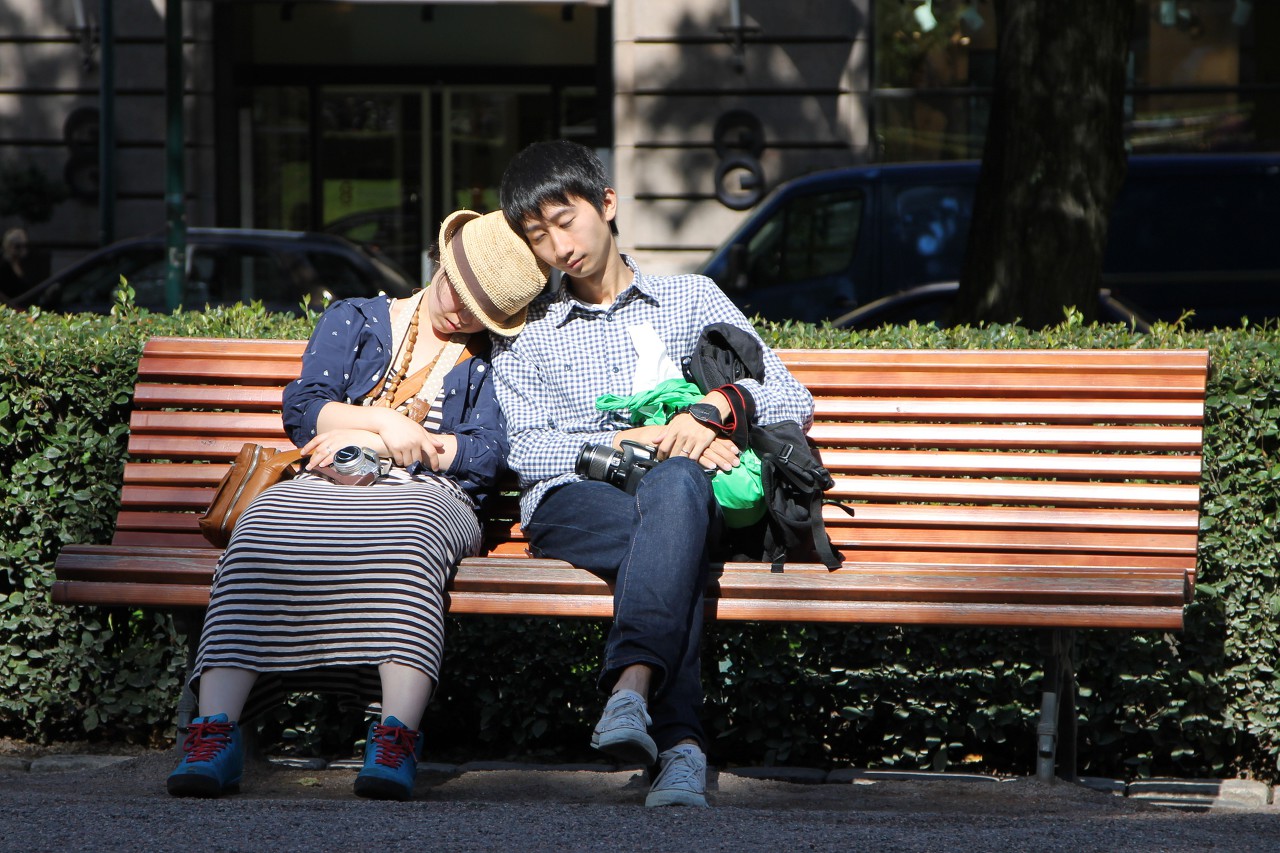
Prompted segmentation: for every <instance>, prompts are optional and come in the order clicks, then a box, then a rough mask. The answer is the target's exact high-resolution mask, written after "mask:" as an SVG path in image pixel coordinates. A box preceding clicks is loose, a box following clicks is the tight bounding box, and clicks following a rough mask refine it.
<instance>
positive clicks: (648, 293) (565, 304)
mask: <svg viewBox="0 0 1280 853" xmlns="http://www.w3.org/2000/svg"><path fill="white" fill-rule="evenodd" d="M622 261H623V263H625V264H626V265H627V268H628V269H630V270H631V284H629V285H627V287H626V288H625V289H624V290H623V291H622V292H621V293H619V294H618V297H617V298H616V299H614V300H613V304H612V305H610V306H608V307H607V308H601V307H600V306H598V305H588V304H586V303H585V302H582V301H580V300H579V299H578V298H577V297H575V296H574V295H573V293H572V292H571V291H570V290H569V288H568V287H566V286H565V285H564V284H563V283H562V284H561V285H560V292H559V294H558V295H557V298H556V300H555V302H554V303H553V304H552V305H551V306H550V308H549V309H548V311H547V313H548V314H549V315H550V318H551V320H552V322H553V323H554V325H555V327H556V328H560V327H561V326H564V325H565V324H567V323H568V322H569V321H570V320H572V319H573V318H574V317H588V316H600V315H605V316H607V315H610V314H612V313H614V312H615V311H617V310H618V309H619V308H621V307H623V306H624V305H626V304H628V303H629V302H632V301H633V300H636V299H643V300H645V301H646V302H650V303H652V304H653V305H657V304H658V297H657V295H656V294H655V293H654V292H653V287H652V285H651V284H650V283H649V281H648V280H647V279H646V278H645V276H644V274H643V273H641V272H640V267H639V266H638V265H637V264H636V262H635V259H634V258H632V257H631V256H630V255H628V254H622Z"/></svg>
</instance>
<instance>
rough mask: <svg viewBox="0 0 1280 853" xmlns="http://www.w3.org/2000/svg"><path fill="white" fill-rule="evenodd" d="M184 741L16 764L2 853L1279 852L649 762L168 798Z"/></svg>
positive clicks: (877, 785) (1147, 816) (1117, 799)
mask: <svg viewBox="0 0 1280 853" xmlns="http://www.w3.org/2000/svg"><path fill="white" fill-rule="evenodd" d="M176 757H177V753H176V751H173V750H171V751H168V752H148V753H143V754H139V755H135V756H134V757H131V758H128V759H126V760H124V761H121V762H120V763H117V764H114V765H112V766H109V767H103V768H99V769H94V770H67V771H63V772H36V771H35V770H20V769H12V768H10V769H8V770H3V769H0V850H2V851H46V850H47V851H69V850H94V851H107V850H145V851H167V850H198V851H224V850H225V851H233V850H234V851H239V850H245V851H250V850H252V851H257V850H270V851H271V852H272V853H293V851H307V853H311V851H316V850H360V851H365V850H372V851H381V850H413V851H424V850H449V851H455V850H456V851H472V850H502V851H507V850H512V851H562V852H563V851H579V850H581V851H588V850H589V851H597V850H601V849H604V850H610V851H612V850H619V851H630V850H646V851H686V850H696V851H699V853H711V851H722V850H723V851H734V853H741V852H742V851H754V850H768V851H772V852H773V853H790V851H808V850H833V851H834V850H839V851H846V853H852V851H859V850H870V849H874V850H876V851H900V850H901V851H934V850H936V851H951V850H964V851H986V850H990V851H1001V853H1005V851H1009V850H1014V849H1016V850H1043V851H1070V853H1080V851H1107V853H1111V851H1168V853H1180V852H1181V851H1188V852H1189V851H1195V852H1196V853H1200V851H1206V850H1218V851H1221V850H1248V851H1259V850H1261V851H1280V807H1277V806H1274V805H1270V806H1262V805H1258V806H1257V807H1253V808H1249V807H1246V808H1216V807H1215V808H1213V809H1211V810H1207V811H1200V812H1194V811H1187V810H1183V809H1173V808H1167V807H1164V806H1158V805H1151V804H1149V803H1146V802H1143V801H1141V800H1136V799H1134V798H1132V797H1123V796H1116V795H1113V794H1105V793H1101V792H1098V791H1095V790H1092V789H1089V788H1085V787H1083V786H1078V785H1071V784H1067V783H1055V784H1052V785H1045V784H1041V783H1038V782H1036V781H1035V780H1033V779H1018V780H1012V781H1006V782H992V781H987V780H984V781H979V782H966V781H962V780H959V779H949V780H945V779H944V780H942V781H899V780H893V781H878V782H866V781H861V782H855V783H853V784H830V783H828V784H796V783H791V782H778V781H769V780H763V779H756V778H748V777H745V776H741V775H737V774H734V773H729V772H724V773H719V774H716V775H715V776H714V777H713V785H712V789H711V791H710V792H709V799H710V801H711V804H712V806H713V807H712V808H711V809H709V810H706V811H702V810H691V809H655V810H646V809H644V808H643V807H642V805H641V804H642V803H643V800H644V791H645V788H644V785H643V783H642V782H641V780H640V778H639V776H638V775H637V774H636V773H635V772H633V771H609V770H608V769H607V768H604V767H603V766H601V767H600V768H599V769H595V768H592V769H549V770H547V769H533V768H525V769H497V770H478V769H477V770H468V769H466V768H465V767H464V768H463V770H464V771H465V772H461V773H457V772H454V773H445V772H423V773H420V774H419V779H418V786H417V790H416V792H415V794H416V796H415V799H414V800H413V801H412V802H409V803H380V802H366V801H364V800H360V799H357V798H355V797H354V796H353V795H352V794H351V783H352V781H353V780H354V778H355V771H354V770H349V769H327V770H319V771H316V770H297V769H287V768H283V767H278V766H274V765H269V764H266V763H262V762H254V763H252V764H251V765H250V766H249V767H248V768H247V770H246V775H245V782H244V785H243V789H242V792H241V793H240V794H239V795H236V796H231V797H226V798H223V799H220V800H205V801H199V800H177V799H174V798H171V797H169V796H168V795H167V794H166V793H165V791H164V778H165V776H166V775H167V774H168V772H169V770H171V769H172V768H173V766H174V764H175V761H176Z"/></svg>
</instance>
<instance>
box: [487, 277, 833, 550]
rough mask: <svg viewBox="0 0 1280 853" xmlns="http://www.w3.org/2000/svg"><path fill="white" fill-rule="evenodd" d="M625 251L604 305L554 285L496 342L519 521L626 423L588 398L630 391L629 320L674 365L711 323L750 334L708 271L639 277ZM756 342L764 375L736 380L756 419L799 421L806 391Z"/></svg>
mask: <svg viewBox="0 0 1280 853" xmlns="http://www.w3.org/2000/svg"><path fill="white" fill-rule="evenodd" d="M623 260H625V261H626V263H627V266H628V267H630V268H631V271H632V273H633V274H634V275H633V277H632V283H631V285H630V286H629V287H627V288H626V289H625V290H624V291H623V292H622V293H621V294H619V295H618V298H617V299H616V300H615V301H614V302H613V304H612V305H609V306H607V307H602V306H595V305H587V304H585V303H583V302H579V301H578V300H577V299H575V298H574V297H573V296H572V294H570V292H569V290H568V289H567V288H561V289H560V290H558V291H556V292H554V293H552V294H548V295H546V296H543V297H541V298H539V299H538V300H537V301H536V302H534V303H533V304H532V305H530V306H529V316H528V324H527V325H526V326H525V328H524V330H523V331H522V332H521V333H520V335H519V336H518V337H516V338H515V339H500V340H498V341H497V342H496V343H495V345H494V350H493V368H494V373H495V379H496V380H497V381H496V388H497V392H498V402H499V404H500V405H501V406H502V410H503V413H504V414H505V415H506V418H507V432H508V435H509V437H510V439H511V452H510V456H509V457H508V459H507V463H508V465H509V466H510V467H511V468H512V469H513V470H514V471H516V472H517V473H518V474H519V475H520V490H521V497H520V520H521V524H523V525H527V524H528V523H529V520H530V519H531V518H532V517H533V511H534V510H535V509H537V507H538V504H539V503H540V502H541V500H542V497H543V495H545V494H546V493H547V491H548V490H549V489H552V488H554V487H556V486H559V485H562V484H564V483H571V482H574V481H575V480H581V479H583V478H582V477H581V476H579V475H578V474H576V473H575V472H574V465H575V463H576V461H577V459H578V453H579V452H580V451H581V450H582V445H583V444H584V443H591V444H608V443H610V442H611V441H612V434H613V433H614V432H616V431H618V430H624V429H629V428H630V427H631V423H630V422H629V421H628V420H627V416H628V413H627V412H626V411H600V410H598V409H597V408H596V406H595V402H596V398H597V397H599V396H600V395H601V394H617V395H620V396H626V395H629V394H631V392H632V387H631V385H632V376H633V374H634V372H635V363H636V354H635V349H634V346H633V345H632V341H631V336H630V335H629V334H628V333H627V328H628V327H629V326H633V325H640V324H644V323H648V324H649V325H650V326H652V327H653V329H654V330H655V331H656V332H657V333H658V336H659V337H660V338H661V339H662V341H663V343H665V344H666V347H667V353H668V354H669V355H670V356H671V358H672V359H673V360H675V362H676V364H677V365H679V363H680V359H681V358H683V357H684V356H687V355H691V354H692V352H693V348H694V345H695V344H696V343H697V340H698V335H699V334H700V333H701V332H702V330H703V329H704V328H705V327H706V326H709V325H711V324H712V323H732V324H733V325H735V326H738V327H740V328H743V329H746V330H748V331H750V332H751V334H753V335H755V330H753V329H752V328H751V324H750V323H748V322H747V319H746V317H744V316H743V314H742V312H741V311H739V310H738V308H737V306H735V305H734V304H733V303H732V302H730V301H729V298H728V297H727V296H725V295H724V293H723V292H722V291H721V290H720V288H719V287H717V286H716V283H715V282H713V281H712V280H711V279H709V278H706V277H705V276H700V275H678V276H665V277H655V276H646V275H643V274H642V273H641V272H640V270H639V268H638V267H637V266H636V264H635V262H634V261H633V260H632V259H631V258H630V257H627V256H626V255H624V256H623ZM757 338H758V336H757ZM761 346H762V347H763V349H764V366H765V378H764V382H756V381H754V380H744V381H743V382H742V383H740V384H741V385H742V386H743V388H744V389H746V391H747V392H748V393H749V394H751V396H752V397H753V398H754V400H755V404H756V420H757V421H758V422H759V423H775V422H777V421H782V420H794V421H797V422H798V423H800V424H801V425H803V426H804V428H805V429H806V430H807V429H808V428H809V426H810V424H811V423H812V422H813V395H812V394H810V393H809V390H808V389H807V388H805V387H804V386H803V385H801V384H800V383H799V382H797V381H796V379H795V378H794V377H793V376H792V375H791V374H790V373H789V372H788V371H787V369H786V367H784V366H783V364H782V361H781V360H780V359H779V358H778V356H777V355H775V354H774V352H773V351H772V350H770V349H769V348H768V347H766V346H764V344H763V342H761Z"/></svg>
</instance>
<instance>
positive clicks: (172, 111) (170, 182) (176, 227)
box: [164, 0, 187, 311]
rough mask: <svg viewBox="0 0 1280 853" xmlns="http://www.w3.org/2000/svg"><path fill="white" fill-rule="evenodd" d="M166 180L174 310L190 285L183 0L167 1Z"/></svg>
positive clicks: (169, 300)
mask: <svg viewBox="0 0 1280 853" xmlns="http://www.w3.org/2000/svg"><path fill="white" fill-rule="evenodd" d="M164 46H165V62H164V66H165V89H164V108H165V124H166V128H167V132H166V134H165V181H164V208H165V223H166V227H167V232H166V233H167V234H168V239H167V240H166V248H167V253H166V259H167V262H168V263H167V269H166V271H165V288H164V294H165V302H166V304H167V305H168V308H169V310H170V311H172V310H174V309H175V308H177V307H178V305H179V303H181V302H182V291H183V287H184V285H185V283H186V254H187V220H186V207H185V204H184V201H185V198H186V182H185V177H186V176H185V173H184V162H185V160H184V157H183V104H182V86H183V72H182V0H165V5H164Z"/></svg>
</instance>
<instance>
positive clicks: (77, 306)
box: [41, 246, 165, 313]
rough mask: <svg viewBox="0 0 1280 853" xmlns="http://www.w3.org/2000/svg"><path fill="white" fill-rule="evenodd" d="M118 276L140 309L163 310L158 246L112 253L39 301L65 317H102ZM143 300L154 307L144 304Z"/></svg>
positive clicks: (162, 275)
mask: <svg viewBox="0 0 1280 853" xmlns="http://www.w3.org/2000/svg"><path fill="white" fill-rule="evenodd" d="M120 276H124V277H125V279H127V280H128V282H129V284H130V286H132V287H133V289H134V291H135V293H136V294H137V302H138V304H139V305H145V306H146V307H148V308H152V307H160V308H163V307H164V283H165V264H164V250H163V249H162V248H161V247H159V246H132V247H128V248H123V249H121V250H120V251H117V252H113V253H111V254H110V255H108V256H106V257H104V258H102V259H101V260H100V261H99V262H98V263H97V264H94V265H92V266H89V267H87V268H85V269H83V270H81V271H80V272H78V273H75V274H73V275H69V276H67V277H66V278H64V279H63V280H62V281H61V282H60V284H59V286H58V288H57V290H56V291H55V292H52V293H50V294H49V295H48V296H47V297H44V298H42V299H41V304H42V305H43V307H45V308H52V309H54V310H57V311H66V312H68V313H77V312H81V311H89V312H94V313H105V312H106V311H108V310H110V308H111V305H112V303H113V301H114V292H115V288H116V285H117V284H119V282H120ZM144 298H145V299H148V300H151V301H152V302H154V303H155V305H151V304H146V303H144V302H143V299H144Z"/></svg>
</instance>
